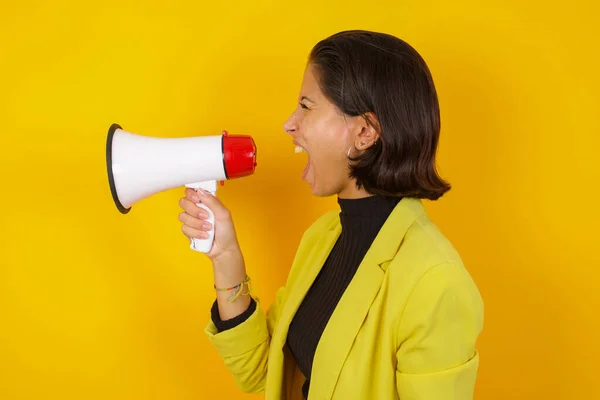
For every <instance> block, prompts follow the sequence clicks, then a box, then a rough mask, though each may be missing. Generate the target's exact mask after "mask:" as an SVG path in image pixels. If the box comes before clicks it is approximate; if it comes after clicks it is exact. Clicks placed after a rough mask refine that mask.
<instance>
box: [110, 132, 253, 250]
mask: <svg viewBox="0 0 600 400" xmlns="http://www.w3.org/2000/svg"><path fill="white" fill-rule="evenodd" d="M106 166H107V172H108V183H109V186H110V191H111V194H112V198H113V201H114V203H115V205H116V207H117V209H118V210H119V212H121V213H122V214H127V213H128V212H129V211H130V210H131V207H132V206H133V204H135V203H136V202H138V201H139V200H141V199H143V198H146V197H149V196H151V195H153V194H155V193H159V192H162V191H165V190H168V189H172V188H176V187H181V186H188V187H192V188H195V189H199V188H203V189H205V190H209V191H211V192H212V193H213V194H214V193H215V191H216V186H217V185H216V183H217V182H218V181H224V180H228V179H234V178H240V177H243V176H248V175H252V174H253V173H254V170H255V168H256V145H255V143H254V140H253V139H252V137H251V136H249V135H229V134H228V133H227V132H226V131H224V132H223V133H222V134H221V135H212V136H197V137H185V138H155V137H148V136H142V135H138V134H134V133H130V132H127V131H124V130H123V129H122V128H121V126H120V125H118V124H112V125H111V126H110V128H109V130H108V136H107V139H106ZM199 206H201V207H203V208H205V209H207V208H206V207H205V206H204V205H203V204H199ZM207 211H209V214H210V215H211V217H212V212H210V210H208V209H207ZM209 222H210V219H209ZM212 222H213V225H214V220H213V221H212ZM213 232H214V228H213ZM209 236H210V237H209V239H208V242H210V244H212V235H211V233H210V232H209ZM194 241H195V242H196V243H194ZM194 245H196V250H199V249H200V250H199V251H203V250H201V249H207V246H206V244H205V245H203V246H199V245H198V241H196V240H195V239H194V240H193V241H192V248H194ZM208 250H210V247H208V249H207V250H206V251H208Z"/></svg>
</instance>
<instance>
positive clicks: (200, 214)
mask: <svg viewBox="0 0 600 400" xmlns="http://www.w3.org/2000/svg"><path fill="white" fill-rule="evenodd" d="M198 216H199V217H200V218H206V217H208V214H207V213H206V212H205V211H200V213H199V214H198Z"/></svg>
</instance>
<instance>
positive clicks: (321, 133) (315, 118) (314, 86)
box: [284, 64, 363, 197]
mask: <svg viewBox="0 0 600 400" xmlns="http://www.w3.org/2000/svg"><path fill="white" fill-rule="evenodd" d="M360 120H363V118H361V117H350V116H345V117H344V115H343V114H342V113H341V112H340V111H339V109H338V108H337V107H336V106H335V105H334V104H333V103H331V102H330V101H329V100H328V99H327V98H326V97H325V96H324V95H323V93H322V92H321V89H320V87H319V84H318V82H317V78H316V76H315V70H314V67H313V66H312V65H310V64H309V65H308V67H307V68H306V70H305V72H304V77H303V80H302V87H301V89H300V93H299V95H298V106H297V107H296V109H295V110H294V112H293V113H292V115H291V116H290V117H289V118H288V120H287V121H286V122H285V124H284V130H285V131H286V132H287V133H288V134H290V135H291V136H292V139H293V141H294V144H295V145H297V146H300V147H297V151H299V150H300V149H303V150H304V151H302V154H304V152H306V153H307V154H308V162H307V165H306V168H305V169H304V171H303V173H302V179H303V180H304V181H305V182H306V183H308V185H309V186H310V190H311V192H312V193H313V194H314V195H316V196H331V195H335V194H338V195H340V197H351V193H353V191H355V190H356V188H355V185H354V184H353V182H352V181H351V180H350V178H349V177H348V173H349V166H348V159H347V154H348V149H349V148H350V147H351V146H352V145H353V139H354V137H355V135H354V134H353V133H354V132H355V131H356V129H359V127H358V124H360ZM350 154H351V155H354V153H352V152H351V153H350Z"/></svg>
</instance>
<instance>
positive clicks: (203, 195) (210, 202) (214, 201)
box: [196, 189, 229, 219]
mask: <svg viewBox="0 0 600 400" xmlns="http://www.w3.org/2000/svg"><path fill="white" fill-rule="evenodd" d="M196 192H197V193H198V197H199V198H200V201H201V202H202V203H204V205H206V207H208V208H210V211H212V213H213V214H214V216H215V219H225V218H227V217H228V216H229V210H228V209H227V208H226V207H225V206H224V205H223V203H221V200H219V198H218V197H217V196H214V195H213V194H211V193H210V192H207V191H205V190H203V189H198V190H197V191H196Z"/></svg>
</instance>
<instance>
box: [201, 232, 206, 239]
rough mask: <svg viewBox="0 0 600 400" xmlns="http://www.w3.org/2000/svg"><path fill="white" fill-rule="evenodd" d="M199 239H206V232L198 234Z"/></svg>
mask: <svg viewBox="0 0 600 400" xmlns="http://www.w3.org/2000/svg"><path fill="white" fill-rule="evenodd" d="M200 237H201V238H202V239H208V233H206V232H200Z"/></svg>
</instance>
